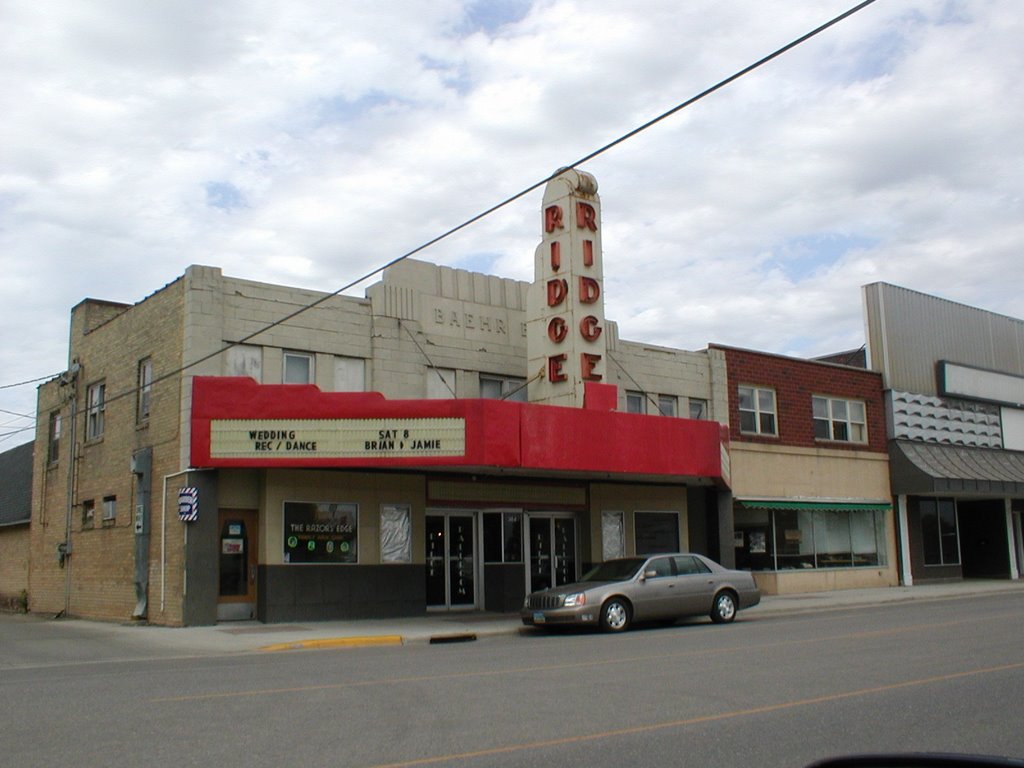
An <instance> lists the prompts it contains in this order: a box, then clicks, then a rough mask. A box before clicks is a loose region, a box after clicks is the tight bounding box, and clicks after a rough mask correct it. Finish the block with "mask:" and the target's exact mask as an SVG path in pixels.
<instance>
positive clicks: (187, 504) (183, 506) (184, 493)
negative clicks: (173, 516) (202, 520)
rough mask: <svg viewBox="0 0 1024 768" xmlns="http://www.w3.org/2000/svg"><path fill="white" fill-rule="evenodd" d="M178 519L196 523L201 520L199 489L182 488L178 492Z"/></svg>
mask: <svg viewBox="0 0 1024 768" xmlns="http://www.w3.org/2000/svg"><path fill="white" fill-rule="evenodd" d="M178 519H179V520H181V521H182V522H183V523H194V522H195V521H196V520H198V519H199V489H198V488H182V489H181V490H180V491H178Z"/></svg>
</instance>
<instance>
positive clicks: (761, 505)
mask: <svg viewBox="0 0 1024 768" xmlns="http://www.w3.org/2000/svg"><path fill="white" fill-rule="evenodd" d="M736 503H737V504H739V505H740V506H741V507H743V508H745V509H785V510H790V511H794V510H795V511H805V510H811V511H815V512H883V511H885V510H887V509H889V508H890V507H891V506H892V505H891V504H888V503H886V502H868V503H861V502H853V501H790V500H788V499H736Z"/></svg>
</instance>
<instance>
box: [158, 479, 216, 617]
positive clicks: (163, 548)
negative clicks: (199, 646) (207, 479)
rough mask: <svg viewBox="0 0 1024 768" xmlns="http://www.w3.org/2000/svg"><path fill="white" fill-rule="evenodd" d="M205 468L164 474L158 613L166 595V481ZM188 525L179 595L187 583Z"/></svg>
mask: <svg viewBox="0 0 1024 768" xmlns="http://www.w3.org/2000/svg"><path fill="white" fill-rule="evenodd" d="M208 471H209V470H206V469H195V468H194V467H190V468H189V469H183V470H181V471H180V472H172V473H171V474H169V475H164V480H163V492H162V493H161V494H160V613H163V612H164V603H165V598H166V595H167V481H168V480H170V479H171V478H174V477H181V476H182V475H188V474H192V473H193V472H208ZM187 559H188V525H186V526H185V546H184V549H183V551H182V556H181V571H182V574H183V576H182V578H183V581H182V593H181V596H182V597H184V596H185V586H186V585H187V583H188V582H187V579H188V575H187V574H188V568H187Z"/></svg>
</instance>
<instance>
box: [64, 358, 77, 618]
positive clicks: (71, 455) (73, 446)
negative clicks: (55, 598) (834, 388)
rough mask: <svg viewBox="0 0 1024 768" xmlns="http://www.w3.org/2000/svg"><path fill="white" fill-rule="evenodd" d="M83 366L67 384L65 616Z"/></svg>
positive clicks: (74, 365)
mask: <svg viewBox="0 0 1024 768" xmlns="http://www.w3.org/2000/svg"><path fill="white" fill-rule="evenodd" d="M80 370H81V365H79V363H78V361H77V360H76V361H74V362H73V363H72V365H71V367H70V368H68V370H67V373H66V374H65V376H67V379H66V381H67V383H68V384H69V385H70V386H71V419H70V420H71V434H70V435H68V438H69V439H68V442H69V443H70V446H69V451H68V500H67V512H66V514H65V516H64V543H63V545H61V546H62V548H61V549H59V557H60V563H61V567H62V568H64V615H65V616H68V615H69V614H70V613H71V559H70V558H71V517H72V514H73V512H74V509H75V463H76V462H77V461H78V442H77V437H78V372H79V371H80Z"/></svg>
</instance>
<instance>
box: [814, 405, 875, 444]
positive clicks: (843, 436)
mask: <svg viewBox="0 0 1024 768" xmlns="http://www.w3.org/2000/svg"><path fill="white" fill-rule="evenodd" d="M811 404H812V410H813V412H814V436H815V437H816V438H817V439H818V440H841V441H845V442H850V443H866V442H867V441H868V427H867V420H866V419H865V409H864V403H863V402H861V401H860V400H843V399H841V398H838V397H818V396H815V397H813V398H811Z"/></svg>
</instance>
